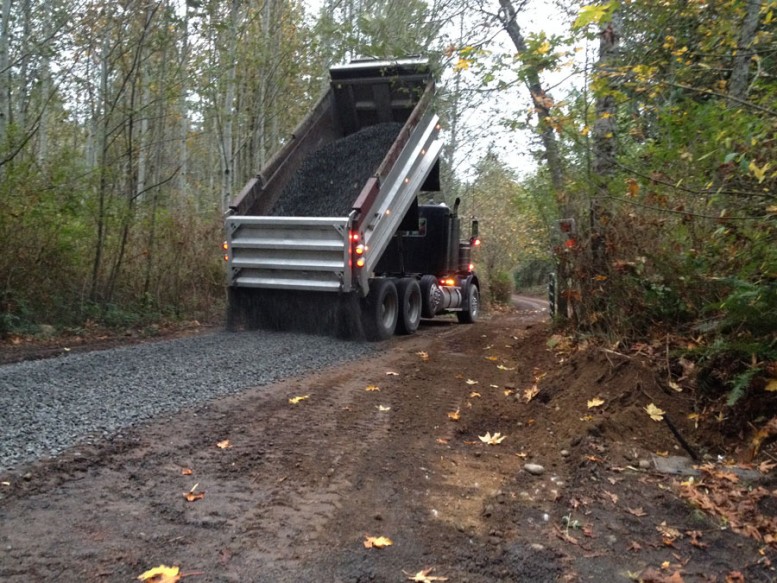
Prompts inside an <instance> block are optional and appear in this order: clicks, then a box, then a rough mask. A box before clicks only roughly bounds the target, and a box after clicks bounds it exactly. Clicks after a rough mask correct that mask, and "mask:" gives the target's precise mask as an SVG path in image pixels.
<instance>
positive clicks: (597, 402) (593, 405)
mask: <svg viewBox="0 0 777 583" xmlns="http://www.w3.org/2000/svg"><path fill="white" fill-rule="evenodd" d="M602 405H604V399H600V398H599V397H594V398H593V399H590V400H589V401H588V408H589V409H594V408H596V407H601V406H602Z"/></svg>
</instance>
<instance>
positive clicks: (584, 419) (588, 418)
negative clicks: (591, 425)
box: [580, 415, 593, 421]
mask: <svg viewBox="0 0 777 583" xmlns="http://www.w3.org/2000/svg"><path fill="white" fill-rule="evenodd" d="M580 421H593V416H592V415H583V416H582V417H581V418H580Z"/></svg>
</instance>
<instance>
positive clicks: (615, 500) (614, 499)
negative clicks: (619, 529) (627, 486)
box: [603, 490, 618, 504]
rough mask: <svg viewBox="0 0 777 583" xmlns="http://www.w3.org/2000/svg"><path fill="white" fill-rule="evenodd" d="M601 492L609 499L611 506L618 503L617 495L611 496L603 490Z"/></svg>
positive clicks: (610, 493) (611, 494)
mask: <svg viewBox="0 0 777 583" xmlns="http://www.w3.org/2000/svg"><path fill="white" fill-rule="evenodd" d="M603 492H604V494H605V495H606V496H607V497H608V498H609V499H610V501H611V502H612V503H613V504H617V503H618V495H617V494H613V493H612V492H608V491H607V490H603Z"/></svg>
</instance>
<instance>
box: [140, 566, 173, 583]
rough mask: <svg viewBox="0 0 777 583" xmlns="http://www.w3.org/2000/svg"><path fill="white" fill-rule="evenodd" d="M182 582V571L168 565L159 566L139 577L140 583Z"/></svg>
mask: <svg viewBox="0 0 777 583" xmlns="http://www.w3.org/2000/svg"><path fill="white" fill-rule="evenodd" d="M180 580H181V575H180V569H179V568H178V567H168V566H167V565H159V566H158V567H154V568H153V569H149V570H148V571H146V572H145V573H142V574H140V575H138V581H148V582H149V583H177V581H180Z"/></svg>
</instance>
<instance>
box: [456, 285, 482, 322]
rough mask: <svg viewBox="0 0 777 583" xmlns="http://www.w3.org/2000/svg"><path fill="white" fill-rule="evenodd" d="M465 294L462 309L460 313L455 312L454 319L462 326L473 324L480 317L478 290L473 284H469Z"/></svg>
mask: <svg viewBox="0 0 777 583" xmlns="http://www.w3.org/2000/svg"><path fill="white" fill-rule="evenodd" d="M466 292H467V297H466V298H465V299H464V309H463V310H462V311H461V312H456V317H457V318H458V319H459V322H461V323H462V324H474V323H475V322H477V319H478V316H479V315H480V290H479V289H478V286H476V285H475V284H474V283H470V284H469V285H468V286H467V290H466Z"/></svg>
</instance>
